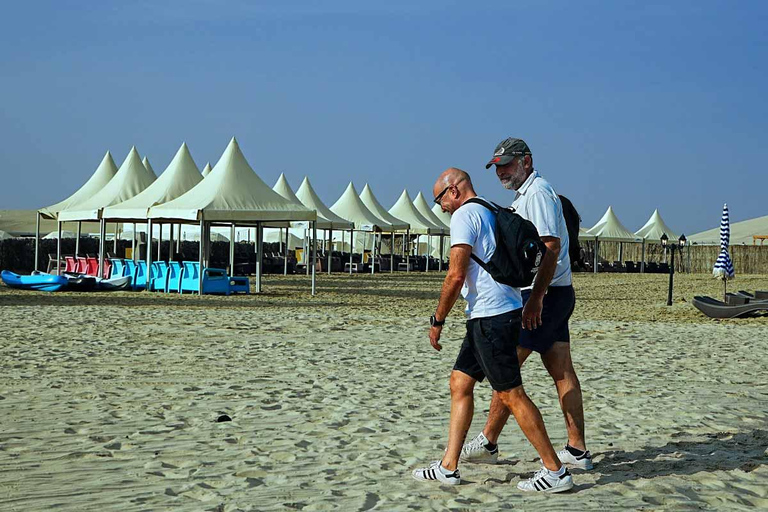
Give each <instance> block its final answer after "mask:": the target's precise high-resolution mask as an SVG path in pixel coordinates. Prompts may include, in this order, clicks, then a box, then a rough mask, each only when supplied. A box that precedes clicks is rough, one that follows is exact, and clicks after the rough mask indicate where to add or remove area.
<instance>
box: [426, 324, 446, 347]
mask: <svg viewBox="0 0 768 512" xmlns="http://www.w3.org/2000/svg"><path fill="white" fill-rule="evenodd" d="M441 332H443V327H442V326H432V327H430V328H429V342H430V343H431V344H432V348H434V349H435V350H437V351H438V352H440V351H441V350H443V346H442V345H440V343H439V341H440V333H441Z"/></svg>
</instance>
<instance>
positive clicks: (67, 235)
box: [42, 230, 77, 240]
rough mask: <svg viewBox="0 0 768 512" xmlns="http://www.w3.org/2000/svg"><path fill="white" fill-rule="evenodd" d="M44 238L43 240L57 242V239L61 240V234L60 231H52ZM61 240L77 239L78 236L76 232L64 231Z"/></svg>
mask: <svg viewBox="0 0 768 512" xmlns="http://www.w3.org/2000/svg"><path fill="white" fill-rule="evenodd" d="M42 238H43V240H56V239H57V238H59V232H58V231H51V232H50V233H48V234H47V235H45V236H44V237H42ZM61 238H62V240H63V239H65V238H67V239H71V238H77V234H76V233H75V232H74V231H67V230H62V232H61Z"/></svg>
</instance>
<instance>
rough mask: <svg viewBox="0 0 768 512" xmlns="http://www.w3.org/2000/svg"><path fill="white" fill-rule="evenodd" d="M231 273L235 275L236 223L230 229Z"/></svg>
mask: <svg viewBox="0 0 768 512" xmlns="http://www.w3.org/2000/svg"><path fill="white" fill-rule="evenodd" d="M229 275H230V276H233V275H235V224H234V223H232V227H231V228H230V229H229Z"/></svg>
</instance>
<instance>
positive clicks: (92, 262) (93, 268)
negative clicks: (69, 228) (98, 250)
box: [85, 254, 99, 276]
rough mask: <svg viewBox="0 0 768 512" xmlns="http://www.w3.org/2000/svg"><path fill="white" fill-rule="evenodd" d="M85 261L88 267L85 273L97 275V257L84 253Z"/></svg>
mask: <svg viewBox="0 0 768 512" xmlns="http://www.w3.org/2000/svg"><path fill="white" fill-rule="evenodd" d="M85 261H86V264H87V267H88V270H87V271H86V274H88V275H89V276H98V275H99V258H97V257H95V256H91V255H90V254H86V255H85Z"/></svg>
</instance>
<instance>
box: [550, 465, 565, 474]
mask: <svg viewBox="0 0 768 512" xmlns="http://www.w3.org/2000/svg"><path fill="white" fill-rule="evenodd" d="M547 471H549V476H557V477H560V476H563V474H564V473H565V464H561V465H560V469H558V470H557V471H550V470H547Z"/></svg>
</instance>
